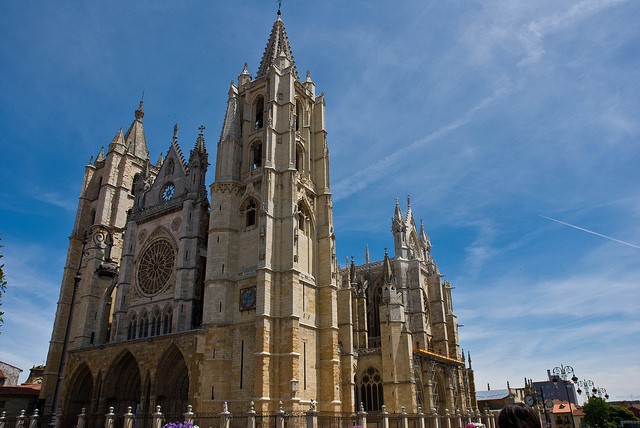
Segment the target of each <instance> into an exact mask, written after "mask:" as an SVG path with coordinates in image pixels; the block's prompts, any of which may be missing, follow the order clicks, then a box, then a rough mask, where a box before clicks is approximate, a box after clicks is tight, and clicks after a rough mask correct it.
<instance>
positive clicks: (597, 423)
mask: <svg viewBox="0 0 640 428" xmlns="http://www.w3.org/2000/svg"><path fill="white" fill-rule="evenodd" d="M582 411H583V412H584V421H585V422H586V423H587V424H588V425H589V426H591V427H599V428H605V427H608V426H609V420H610V412H611V406H609V403H607V402H606V401H604V400H603V399H602V398H600V397H591V398H589V401H587V402H586V403H584V405H583V406H582Z"/></svg>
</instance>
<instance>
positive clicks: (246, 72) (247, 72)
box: [242, 62, 249, 74]
mask: <svg viewBox="0 0 640 428" xmlns="http://www.w3.org/2000/svg"><path fill="white" fill-rule="evenodd" d="M242 74H249V66H248V65H247V63H246V62H245V63H244V68H243V69H242Z"/></svg>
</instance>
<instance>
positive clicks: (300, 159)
mask: <svg viewBox="0 0 640 428" xmlns="http://www.w3.org/2000/svg"><path fill="white" fill-rule="evenodd" d="M303 167H304V155H303V153H302V149H301V148H300V147H298V146H296V169H297V170H298V172H302V169H303Z"/></svg>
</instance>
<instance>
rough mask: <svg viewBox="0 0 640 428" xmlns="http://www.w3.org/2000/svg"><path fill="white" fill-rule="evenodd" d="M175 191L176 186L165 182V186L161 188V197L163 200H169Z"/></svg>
mask: <svg viewBox="0 0 640 428" xmlns="http://www.w3.org/2000/svg"><path fill="white" fill-rule="evenodd" d="M175 192H176V188H175V186H174V185H173V184H171V183H169V184H165V186H164V187H163V188H162V199H164V200H165V201H169V200H171V198H173V195H174V193H175Z"/></svg>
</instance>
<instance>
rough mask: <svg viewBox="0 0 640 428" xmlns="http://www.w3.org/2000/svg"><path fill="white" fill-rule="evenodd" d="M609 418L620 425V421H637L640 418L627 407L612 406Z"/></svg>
mask: <svg viewBox="0 0 640 428" xmlns="http://www.w3.org/2000/svg"><path fill="white" fill-rule="evenodd" d="M610 409H611V410H610V412H609V420H610V421H611V422H613V423H615V424H616V426H620V421H637V420H639V419H638V418H636V416H635V415H634V414H633V412H632V411H631V410H629V409H627V408H626V407H622V406H610Z"/></svg>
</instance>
